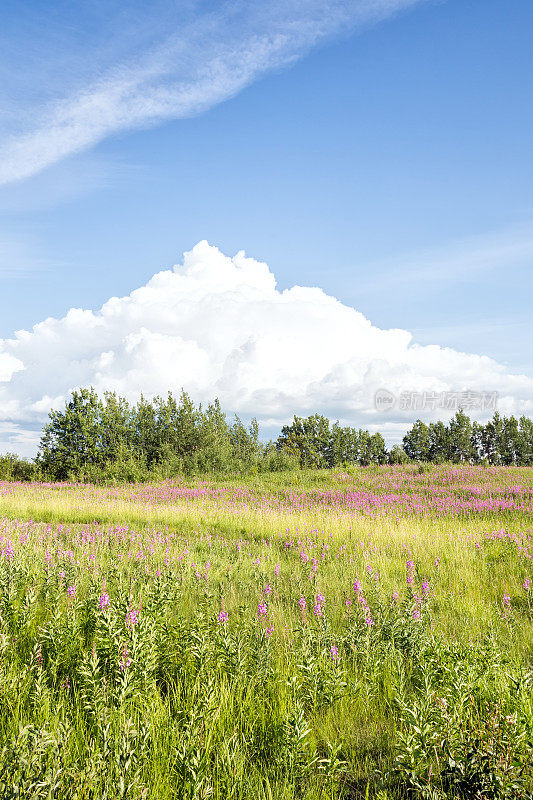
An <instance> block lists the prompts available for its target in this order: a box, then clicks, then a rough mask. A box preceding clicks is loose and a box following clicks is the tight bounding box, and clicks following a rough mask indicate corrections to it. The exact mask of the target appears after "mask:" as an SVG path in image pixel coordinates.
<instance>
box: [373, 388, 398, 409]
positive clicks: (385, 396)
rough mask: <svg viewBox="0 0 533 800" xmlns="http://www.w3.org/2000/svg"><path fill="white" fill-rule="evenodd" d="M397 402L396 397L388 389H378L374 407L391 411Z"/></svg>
mask: <svg viewBox="0 0 533 800" xmlns="http://www.w3.org/2000/svg"><path fill="white" fill-rule="evenodd" d="M395 403H396V398H395V397H394V395H393V393H392V392H389V390H388V389H378V390H377V392H376V393H375V395H374V408H375V409H376V410H377V411H389V410H390V409H391V408H394V405H395Z"/></svg>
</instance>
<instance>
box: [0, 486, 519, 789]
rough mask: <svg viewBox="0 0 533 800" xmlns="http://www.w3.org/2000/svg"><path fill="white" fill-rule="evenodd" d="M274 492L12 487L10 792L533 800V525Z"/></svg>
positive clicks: (3, 706) (3, 585) (0, 542)
mask: <svg viewBox="0 0 533 800" xmlns="http://www.w3.org/2000/svg"><path fill="white" fill-rule="evenodd" d="M412 472H413V475H412V476H411V475H409V474H408V476H407V478H406V480H404V484H405V482H406V481H407V482H408V483H409V482H410V483H409V485H410V486H411V489H412V491H413V492H414V491H415V490H416V491H417V492H419V491H420V488H419V487H420V482H422V481H425V484H424V485H426V493H427V494H428V496H429V495H431V493H432V492H433V494H434V495H435V494H438V492H439V491H441V489H442V485H443V483H444V482H445V480H446V479H445V477H444V475H443V473H442V471H441V472H438V471H437V472H436V473H434V476H433V478H432V477H431V475H430V477H429V478H427V477H426V476H425V475H421V476H420V478H419V477H417V473H416V471H412ZM506 476H507V477H506ZM304 478H305V476H304ZM463 478H464V479H463V481H462V483H461V481H458V487H459V488H458V489H457V491H458V492H462V493H463V495H462V496H464V492H465V491H466V490H465V486H470V487H471V486H473V485H478V486H479V485H480V484H482V490H483V491H485V492H486V493H487V494H492V495H493V496H494V495H495V494H497V493H498V492H499V493H500V494H499V495H498V496H501V492H502V491H503V494H504V495H506V496H509V494H510V493H511V489H510V487H516V485H517V476H516V474H514V473H513V472H512V471H509V472H507V473H505V471H504V472H503V474H502V473H500V472H498V473H489V472H486V473H479V475H477V477H476V476H475V481H477V484H476V483H475V481H474V483H473V482H472V480H473V479H472V477H471V476H470V475H468V474H465V475H464V476H463ZM532 478H533V471H531V472H530V473H528V472H527V471H522V474H521V483H520V486H521V487H522V489H521V492H522V497H523V496H524V487H526V488H527V486H531V481H532ZM278 480H279V479H277V478H276V481H278ZM326 480H331V481H332V483H333V486H334V487H338V486H343V485H345V483H346V481H349V482H350V491H352V490H353V489H354V486H355V485H356V484H357V481H358V480H359V478H358V475H357V474H354V475H349V476H348V478H344V477H342V476H341V475H340V474H339V475H337V476H336V477H333V478H331V477H330V476H328V477H327V478H326ZM394 480H395V481H396V480H397V479H396V477H395V478H394ZM402 480H403V478H402ZM276 481H273V483H271V484H269V485H267V484H265V483H261V484H259V483H255V484H253V482H250V483H249V484H248V485H242V486H240V485H238V484H237V483H234V484H231V485H230V484H228V483H227V482H226V483H225V484H224V487H225V488H224V491H223V492H219V493H218V495H217V491H218V489H217V491H215V490H214V489H213V487H215V489H216V486H215V484H213V485H210V486H211V488H210V489H209V490H207V489H206V485H205V483H202V482H196V483H195V484H194V485H193V484H189V485H188V486H189V488H192V489H194V492H196V490H199V491H198V493H197V494H194V492H193V496H188V497H187V496H186V497H185V499H184V500H183V506H182V507H181V508H176V503H175V500H176V498H175V495H174V494H173V495H172V497H171V498H170V499H167V501H166V502H165V499H164V498H165V492H166V491H167V490H166V489H165V488H164V487H163V488H158V487H151V488H150V487H144V489H142V487H122V488H120V487H119V488H120V490H119V492H118V495H119V496H117V492H115V491H114V490H113V489H93V488H87V487H69V486H63V487H55V488H53V487H37V486H34V487H33V488H31V487H30V488H28V487H26V488H24V487H17V488H16V489H15V491H14V492H13V491H12V489H13V487H11V489H10V488H9V487H7V488H6V489H5V491H4V494H3V497H2V498H1V499H0V502H1V503H2V506H1V508H2V512H1V513H3V514H5V515H6V516H5V519H4V521H3V523H0V653H1V659H0V676H1V684H0V686H1V692H0V745H1V747H0V749H1V753H0V798H2V799H3V798H15V797H20V798H66V800H71V799H72V800H74V799H76V800H81V799H82V798H84V799H85V798H87V799H89V798H90V799H91V800H97V799H98V800H100V798H102V799H103V798H109V800H111V798H113V800H115V798H135V800H137V799H139V800H140V799H141V798H147V799H148V798H150V800H151V799H153V800H155V799H156V798H157V799H158V800H159V798H161V800H167V798H191V799H192V798H207V797H213V798H220V800H222V799H223V798H224V799H225V798H235V799H237V798H239V799H241V798H242V799H243V800H244V799H245V798H246V800H248V799H249V800H252V798H254V799H255V798H265V799H266V798H271V799H272V800H274V799H275V800H289V798H294V799H295V800H296V798H306V800H311V799H312V800H318V798H320V799H321V800H325V799H326V798H341V797H345V798H358V797H360V798H365V797H368V798H376V800H378V799H379V800H393V798H394V799H396V798H407V797H414V798H433V799H434V800H437V799H439V800H442V799H443V798H478V800H482V799H483V798H487V799H488V798H502V799H503V798H523V799H524V800H526V798H531V797H532V792H533V767H532V764H533V749H532V739H533V700H532V697H533V695H532V689H533V678H532V667H533V613H532V603H533V595H532V593H531V592H532V585H531V581H532V580H533V574H532V573H533V567H532V559H533V544H532V539H531V528H532V525H531V521H530V518H529V515H528V513H527V510H522V511H520V510H516V509H514V510H513V509H509V508H502V507H501V506H497V507H495V508H493V509H492V510H491V509H489V510H487V509H485V510H483V511H479V509H477V510H476V509H472V508H471V509H470V510H468V511H462V512H461V513H457V510H456V509H455V510H453V509H450V510H449V512H448V513H443V512H442V508H441V507H440V506H439V507H437V506H435V507H434V513H431V514H428V513H425V512H420V513H415V512H413V511H412V510H408V509H407V507H406V506H403V507H400V508H399V509H398V507H396V508H386V509H385V510H384V511H380V512H379V513H378V514H375V513H374V510H373V509H367V510H365V511H358V512H357V513H353V509H351V510H350V509H346V508H345V509H343V508H342V507H339V505H338V504H337V505H332V503H331V502H330V503H329V505H328V504H327V503H320V502H319V503H315V504H314V505H313V503H303V504H302V503H301V501H300V499H298V501H297V502H294V501H292V500H291V501H287V502H286V500H287V492H288V493H289V494H290V493H291V492H292V490H293V488H294V487H293V486H292V485H283V484H281V485H280V484H278V485H275V483H276ZM364 481H370V483H371V484H372V489H371V491H372V492H376V491H377V487H376V484H377V483H379V482H380V481H381V482H384V483H385V489H383V490H382V491H383V492H389V491H390V485H389V483H390V481H389V482H388V479H387V478H386V476H385V475H384V474H383V473H379V471H375V473H374V477H372V475H371V474H370V473H368V472H366V473H365V472H363V475H362V477H361V479H360V480H359V487H360V488H361V487H362V488H364ZM528 482H529V483H528ZM498 487H499V488H498ZM218 488H220V487H218ZM315 488H316V485H315V486H313V485H312V483H311V478H310V483H309V484H308V485H306V487H305V491H306V492H313V490H314V489H315ZM318 488H319V491H322V490H323V489H324V485H322V487H321V488H320V484H318ZM211 489H213V491H211ZM230 489H231V492H230V491H229V490H230ZM367 489H368V485H367ZM200 490H201V491H200ZM226 490H228V491H226ZM234 490H237V491H234ZM365 490H366V489H365ZM368 490H369V491H370V489H368ZM142 492H144V494H143V495H142V496H141V493H142ZM202 492H203V494H202ZM206 492H207V494H206ZM280 492H281V500H280ZM513 492H514V494H515V496H516V494H517V493H516V491H515V489H513ZM243 498H245V499H244V500H243ZM335 502H336V501H335ZM439 502H440V501H439ZM25 504H26V505H25ZM15 517H16V518H17V519H15Z"/></svg>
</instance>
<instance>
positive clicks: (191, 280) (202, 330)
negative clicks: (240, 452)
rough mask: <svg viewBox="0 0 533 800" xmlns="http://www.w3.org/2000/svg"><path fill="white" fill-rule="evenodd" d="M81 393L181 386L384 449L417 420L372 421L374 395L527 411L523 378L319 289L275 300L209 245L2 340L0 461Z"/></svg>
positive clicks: (251, 274) (130, 393)
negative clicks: (318, 416)
mask: <svg viewBox="0 0 533 800" xmlns="http://www.w3.org/2000/svg"><path fill="white" fill-rule="evenodd" d="M88 385H93V386H94V387H95V388H96V389H97V390H98V391H99V392H103V391H104V390H106V389H111V390H116V391H117V392H118V393H120V394H122V395H124V396H126V397H127V398H128V399H130V400H135V399H137V398H138V396H139V394H140V393H141V392H143V393H144V394H145V395H148V396H152V395H155V394H166V392H167V391H168V390H169V389H170V390H172V391H173V392H174V393H179V392H180V390H181V388H182V387H183V388H184V389H185V390H186V391H187V392H189V394H190V395H191V396H192V397H193V399H194V400H195V401H197V402H198V401H202V402H205V401H209V400H212V399H213V398H214V397H215V396H218V397H219V398H220V400H221V403H222V406H223V408H224V409H225V410H227V411H228V412H237V413H239V414H242V415H243V416H248V415H257V417H258V418H259V420H260V421H261V422H262V423H263V425H265V424H266V425H267V426H268V425H272V426H273V425H276V426H277V425H279V424H280V423H283V422H284V421H285V420H287V419H288V418H290V417H291V416H292V414H293V413H299V414H307V413H314V412H315V411H318V412H322V413H325V414H327V415H328V416H330V417H332V418H339V419H341V420H344V421H345V422H348V423H350V424H352V425H362V426H364V427H369V428H370V429H377V430H382V431H385V432H386V433H387V432H388V433H389V434H390V437H389V438H392V439H394V438H395V436H396V438H398V436H399V435H400V433H401V432H402V431H403V430H405V428H406V426H407V424H408V423H410V422H412V419H413V416H414V413H413V412H412V411H404V412H401V411H398V410H396V411H395V412H394V411H393V412H391V413H389V414H385V415H384V414H380V413H379V412H377V411H376V410H375V408H374V394H375V392H376V391H377V390H378V389H381V388H387V389H389V390H390V391H392V392H393V393H394V394H396V395H398V394H399V393H401V392H402V391H419V392H424V391H435V392H443V391H463V390H472V391H481V390H483V391H497V392H498V393H499V396H500V401H499V407H500V408H501V410H502V411H505V412H506V413H509V412H513V413H517V414H520V413H526V414H530V415H531V414H532V412H533V403H532V401H531V398H532V397H533V379H531V378H530V377H527V376H525V375H513V374H509V372H508V371H507V370H506V368H505V367H504V366H502V365H501V364H498V363H497V362H496V361H494V360H492V359H490V358H488V357H486V356H483V355H475V354H466V353H461V352H458V351H455V350H453V349H450V348H443V347H439V346H438V345H426V346H421V345H418V344H416V343H414V342H413V340H412V336H411V334H410V333H409V332H408V331H405V330H399V329H391V330H382V329H380V328H377V327H375V326H374V325H372V323H371V322H370V321H369V320H368V319H366V318H365V317H364V316H363V314H361V313H360V312H358V311H356V310H355V309H354V308H351V307H349V306H347V305H344V304H343V303H341V302H340V301H339V300H337V299H336V298H334V297H331V296H329V295H327V294H326V293H325V292H324V291H323V290H322V289H320V288H313V287H303V286H294V287H292V288H290V289H286V290H284V291H279V290H278V289H277V287H276V279H275V276H274V275H273V274H272V272H271V271H270V270H269V268H268V266H267V265H266V264H264V263H262V262H260V261H256V260H255V259H253V258H249V257H247V256H246V255H245V253H244V252H242V251H241V252H239V253H237V254H236V255H235V256H234V257H233V258H230V257H227V256H225V255H224V254H223V253H221V252H220V251H219V250H218V249H217V248H216V247H213V246H211V245H209V244H208V243H207V242H206V241H202V242H200V243H199V244H197V245H196V246H195V247H194V248H193V249H192V250H191V251H189V252H187V253H185V254H184V259H183V263H182V264H181V265H178V266H175V267H174V268H172V269H167V270H163V271H162V272H158V273H157V274H156V275H154V276H153V278H151V280H150V281H148V283H147V284H146V285H144V286H142V287H140V288H139V289H136V290H135V291H133V292H132V293H131V294H130V295H128V296H127V297H122V298H118V297H112V298H111V299H110V300H108V301H107V302H106V303H105V304H104V305H103V306H102V308H101V309H100V310H99V311H97V312H93V311H90V310H84V309H81V308H72V309H70V311H69V312H68V313H67V314H66V315H65V316H64V317H63V318H62V319H55V318H51V317H50V318H48V319H45V320H44V321H43V322H40V323H39V324H37V325H35V326H34V328H33V329H32V330H31V331H18V332H17V333H16V335H15V336H14V338H12V339H5V340H0V449H4V450H5V449H14V450H17V449H18V450H19V451H20V452H27V453H29V452H30V451H31V450H32V447H34V444H32V442H33V443H35V442H36V441H38V434H37V433H36V431H37V430H38V429H39V428H40V426H41V425H42V423H43V422H44V421H45V419H46V417H47V413H48V411H49V410H50V408H51V407H56V408H58V407H61V406H62V405H63V404H64V402H65V400H66V399H67V398H68V396H69V394H70V392H71V390H72V389H73V388H76V387H78V386H88ZM416 416H418V414H416ZM430 416H433V417H434V418H437V417H439V416H442V411H441V412H440V413H439V412H434V413H433V414H432V415H430ZM32 431H33V432H32Z"/></svg>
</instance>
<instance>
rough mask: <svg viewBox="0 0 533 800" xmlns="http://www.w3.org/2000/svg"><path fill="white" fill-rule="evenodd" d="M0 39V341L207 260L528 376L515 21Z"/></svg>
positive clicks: (386, 21)
mask: <svg viewBox="0 0 533 800" xmlns="http://www.w3.org/2000/svg"><path fill="white" fill-rule="evenodd" d="M263 5H264V4H263ZM391 12H396V13H391ZM3 16H4V21H5V26H4V30H3V32H2V33H1V34H0V69H1V71H2V81H1V84H2V89H1V91H0V101H1V107H2V109H3V110H2V112H0V154H1V156H2V157H1V158H0V164H3V166H1V167H0V181H1V182H2V184H1V185H0V298H1V299H0V311H1V315H0V337H5V338H10V337H12V336H13V333H14V332H15V331H17V330H19V329H22V328H24V329H30V328H31V326H33V325H34V324H36V323H38V322H40V321H42V320H45V319H46V318H48V317H57V318H61V317H63V316H64V315H65V314H66V313H67V311H68V309H70V308H72V307H74V308H78V307H82V308H84V309H95V310H96V309H98V308H99V307H100V306H101V305H102V304H103V303H104V302H105V301H106V300H108V298H110V297H112V296H115V295H118V296H124V295H127V294H129V293H130V292H131V291H132V290H134V289H136V288H137V287H140V286H142V285H144V284H145V283H146V282H147V281H148V280H149V279H150V278H151V276H152V275H153V274H154V273H155V272H157V271H159V270H160V269H163V268H165V267H168V266H170V265H172V264H175V263H177V262H179V261H180V260H181V257H182V253H183V252H184V251H187V250H190V249H191V248H192V247H193V246H194V245H195V244H196V243H197V242H198V241H200V240H203V239H207V240H208V241H209V242H210V243H211V244H212V245H214V246H216V247H218V248H220V250H221V251H222V252H223V253H225V254H227V255H231V256H232V255H234V254H235V253H236V252H237V251H239V250H241V249H244V250H245V251H246V253H247V255H249V256H251V257H253V258H255V259H258V260H260V261H265V262H267V263H268V265H269V267H270V269H271V271H272V272H273V273H274V275H275V276H276V279H277V281H278V288H280V289H284V288H286V287H292V286H294V285H301V286H317V287H321V288H322V289H323V290H324V292H325V293H326V294H328V295H332V296H334V297H336V298H337V299H338V300H340V301H341V302H342V303H343V304H346V305H347V306H350V307H353V308H354V309H357V311H359V312H362V314H364V315H365V317H367V318H368V319H369V320H370V321H371V323H372V324H373V325H374V326H377V327H379V328H383V329H389V328H402V329H406V330H408V331H410V332H411V333H412V334H413V341H414V342H415V343H420V344H421V345H426V344H436V345H440V346H442V347H450V348H453V349H454V351H464V352H468V353H475V354H479V355H487V356H490V357H491V358H493V359H496V360H497V361H498V362H499V363H500V364H502V365H503V367H505V369H506V370H507V371H508V372H509V373H523V374H524V375H526V376H528V377H532V376H533V358H532V356H531V342H532V340H533V315H532V314H531V299H532V297H533V277H532V276H533V188H532V187H533V160H532V159H531V155H530V149H531V141H532V137H533V112H532V110H531V101H530V96H531V87H532V83H533V80H532V79H533V60H532V59H531V31H532V27H533V5H532V4H531V2H529V0H514V2H513V3H511V4H509V3H504V2H503V1H502V0H442V1H441V2H434V1H432V0H419V2H409V0H405V2H400V0H398V2H387V0H381V1H379V0H376V1H375V2H372V0H365V1H364V2H363V0H360V1H359V2H357V1H356V0H354V2H331V3H318V2H313V1H312V0H309V1H307V0H302V1H301V2H286V3H283V4H279V5H276V3H273V4H270V5H269V6H268V12H267V10H266V9H265V8H264V7H263V6H262V4H259V3H257V4H256V3H255V2H248V3H245V4H242V5H241V4H239V3H232V4H212V5H210V4H209V3H195V2H184V3H179V2H175V3H171V2H165V1H164V0H160V1H159V2H156V3H154V4H152V5H151V6H150V14H149V15H148V16H147V14H146V11H145V10H144V8H143V4H141V3H136V2H121V3H113V2H107V3H104V2H100V0H93V2H90V3H89V2H80V3H77V4H71V3H66V2H51V1H50V0H48V2H46V3H45V2H28V3H25V4H24V5H23V7H21V5H20V4H19V3H15V2H7V4H4V7H3ZM221 65H222V67H221ZM104 95H105V96H104ZM95 97H96V100H95ZM102 97H104V100H102ZM117 109H118V111H117ZM174 117H182V118H174ZM67 128H68V131H66V129H67ZM70 357H71V358H74V357H75V354H71V355H70ZM30 358H31V356H30ZM177 379H178V380H179V376H178V378H177ZM36 391H37V390H36ZM62 391H63V389H62ZM525 391H526V395H527V393H528V392H529V389H528V390H525ZM58 392H59V390H58ZM38 394H39V393H38V391H37V394H36V395H35V396H36V397H37V395H38ZM43 394H45V395H46V396H52V395H51V392H48V391H47V392H44V393H43ZM39 396H41V395H39ZM4 403H5V404H8V403H9V398H7V399H6V397H4ZM17 415H18V416H17ZM22 416H23V415H22ZM22 416H21V412H20V410H19V411H16V412H13V413H12V415H11V416H9V415H8V414H7V413H6V414H5V415H4V417H5V419H8V418H9V419H19V418H20V419H22ZM17 424H18V423H17ZM21 424H22V423H21Z"/></svg>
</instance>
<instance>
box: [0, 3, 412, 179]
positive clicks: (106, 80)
mask: <svg viewBox="0 0 533 800" xmlns="http://www.w3.org/2000/svg"><path fill="white" fill-rule="evenodd" d="M421 1H422V0H329V2H323V1H322V2H320V0H282V1H281V2H280V1H279V0H278V2H276V0H273V2H270V3H264V2H263V0H261V1H259V0H244V2H242V1H241V2H225V3H221V4H220V5H219V6H218V8H217V10H216V11H210V12H203V13H202V12H198V13H195V14H193V15H192V16H191V17H190V18H187V19H186V21H184V20H183V19H181V18H180V19H177V18H176V19H174V22H173V24H174V28H175V29H174V30H170V31H168V30H167V31H165V33H164V35H163V33H162V32H160V34H159V36H154V37H152V38H154V39H155V41H150V44H149V46H148V45H146V44H145V45H144V49H143V48H142V47H141V48H140V50H139V49H138V48H137V51H136V52H135V53H134V54H131V55H129V57H126V56H124V55H123V53H122V49H123V48H121V46H120V39H121V33H120V30H118V31H117V32H116V38H117V43H116V49H117V52H119V53H120V54H121V56H122V58H119V60H118V61H117V63H115V64H113V65H111V66H109V65H106V68H105V69H103V70H98V69H96V70H95V72H96V75H97V76H98V77H95V78H94V79H93V80H92V81H88V82H87V83H85V84H82V85H81V86H80V85H76V87H75V89H70V87H69V86H68V85H67V84H65V87H60V86H58V87H57V88H56V90H55V92H54V99H53V100H50V98H49V97H48V94H49V90H48V89H47V87H43V96H44V98H45V99H44V101H43V103H42V104H41V103H39V101H38V99H37V100H36V99H35V98H33V102H32V107H31V108H29V107H28V104H27V103H26V104H25V106H24V108H21V109H18V111H17V109H10V113H9V117H10V119H11V118H13V119H15V120H16V119H17V117H18V116H20V120H21V123H23V124H21V125H19V126H17V125H16V124H15V126H14V127H15V131H11V132H10V135H9V136H7V137H6V138H4V140H3V141H0V184H5V183H11V182H13V181H17V180H21V179H23V178H27V177H29V176H31V175H34V174H35V173H37V172H39V171H41V170H43V169H45V168H46V167H47V166H49V165H51V164H54V163H56V162H58V161H59V160H61V159H63V158H65V157H67V156H69V155H73V154H75V153H79V152H81V151H83V150H85V149H87V148H89V147H91V146H94V145H95V144H97V143H98V142H100V141H102V140H103V139H105V138H107V137H109V136H111V135H114V134H118V133H122V132H124V131H128V130H132V129H138V128H147V127H150V126H152V125H156V124H158V123H160V122H162V121H164V120H169V119H180V118H185V117H190V116H193V115H196V114H199V113H201V112H203V111H205V110H207V109H209V108H211V107H212V106H214V105H216V104H218V103H221V102H222V101H224V100H227V99H228V98H231V97H233V96H235V95H236V94H238V93H239V92H240V91H241V90H242V89H244V88H245V87H246V86H249V85H250V84H251V83H253V82H254V81H255V80H257V79H258V78H259V77H261V76H262V75H264V74H265V73H267V72H269V71H272V70H277V69H281V68H284V67H287V66H289V65H290V64H292V63H294V62H295V61H297V60H298V59H299V58H301V57H302V56H304V55H305V54H306V53H307V52H309V50H311V49H312V48H313V47H315V46H316V45H317V44H318V43H320V42H321V41H324V40H326V39H327V38H328V37H331V36H335V35H339V34H343V35H346V33H348V32H350V31H352V30H353V29H355V28H356V27H358V26H361V25H364V24H369V23H371V22H375V21H378V20H380V19H383V18H385V17H388V16H390V15H391V14H394V13H395V12H397V11H399V10H401V9H403V8H406V7H409V6H412V5H415V4H416V3H418V2H421ZM137 13H139V12H138V10H137ZM145 13H146V12H145ZM159 13H162V9H161V8H159ZM165 19H166V21H167V24H172V16H171V15H170V16H169V15H168V14H167V15H166V16H165ZM145 23H147V24H148V25H149V26H151V25H153V24H154V23H153V19H148V20H144V18H143V17H142V15H141V16H140V18H139V22H138V27H140V28H142V27H143V25H144V24H145ZM107 27H108V26H104V29H106V28H107ZM124 36H125V34H122V38H124ZM128 36H130V37H131V31H129V32H128ZM40 46H41V47H42V44H41V45H40ZM52 46H53V47H54V49H55V50H57V41H52V43H51V47H52ZM66 48H67V45H66V44H65V49H66ZM79 48H80V42H79V41H77V42H76V51H79ZM96 53H98V51H96ZM24 55H26V54H25V52H24ZM49 55H50V59H51V60H53V59H54V56H55V54H54V52H53V50H52V51H51V52H50V54H49ZM82 55H83V53H79V52H77V60H78V64H79V62H80V61H81V60H82ZM93 55H94V54H93V53H87V61H88V62H91V61H92V59H93ZM45 56H46V53H43V64H44V63H45V62H46V58H45ZM97 66H98V65H97ZM65 72H66V73H67V74H65ZM63 74H65V81H68V71H65V70H64V69H63ZM35 79H36V80H38V76H35ZM78 83H79V82H78ZM30 112H31V113H30Z"/></svg>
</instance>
